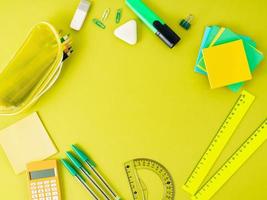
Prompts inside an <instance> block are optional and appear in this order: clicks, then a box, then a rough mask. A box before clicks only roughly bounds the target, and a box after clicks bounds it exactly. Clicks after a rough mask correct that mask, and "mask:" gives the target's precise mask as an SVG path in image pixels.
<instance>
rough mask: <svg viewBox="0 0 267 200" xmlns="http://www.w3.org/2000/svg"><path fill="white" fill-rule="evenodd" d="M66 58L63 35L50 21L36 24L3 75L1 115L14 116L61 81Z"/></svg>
mask: <svg viewBox="0 0 267 200" xmlns="http://www.w3.org/2000/svg"><path fill="white" fill-rule="evenodd" d="M62 59H63V48H62V44H61V42H60V36H59V34H58V32H57V31H56V29H55V28H54V27H53V26H52V25H51V24H49V23H46V22H42V23H39V24H37V25H35V26H34V27H33V29H32V30H31V31H30V33H29V35H28V37H27V38H26V40H25V42H24V43H23V45H22V47H21V48H20V49H19V50H18V51H17V53H16V54H15V56H14V57H13V59H12V60H11V61H10V62H9V64H8V65H7V66H6V67H5V68H4V70H3V71H2V72H1V74H0V115H14V114H18V113H20V112H22V111H23V110H25V109H26V108H28V107H29V106H31V105H32V104H33V103H35V102H36V101H37V100H38V99H39V98H40V97H41V96H42V95H43V94H44V93H45V92H46V91H47V90H48V89H49V88H50V87H51V86H52V85H53V84H54V82H55V81H56V80H57V78H58V76H59V74H60V71H61V67H62Z"/></svg>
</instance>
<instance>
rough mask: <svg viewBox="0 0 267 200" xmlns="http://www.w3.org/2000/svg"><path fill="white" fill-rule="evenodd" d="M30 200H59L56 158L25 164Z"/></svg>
mask: <svg viewBox="0 0 267 200" xmlns="http://www.w3.org/2000/svg"><path fill="white" fill-rule="evenodd" d="M27 175H28V179H29V190H30V199H31V200H61V194H60V185H59V178H58V169H57V161H56V160H47V161H39V162H33V163H30V164H28V165H27Z"/></svg>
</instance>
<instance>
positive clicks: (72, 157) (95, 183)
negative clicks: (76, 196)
mask: <svg viewBox="0 0 267 200" xmlns="http://www.w3.org/2000/svg"><path fill="white" fill-rule="evenodd" d="M66 155H67V156H68V158H69V159H70V160H71V162H72V163H73V164H74V166H75V167H76V168H78V169H79V170H81V172H82V173H83V174H84V175H85V176H86V177H87V178H88V179H89V180H90V181H91V183H92V184H93V185H94V186H95V187H96V188H97V189H98V190H99V191H100V192H101V193H102V195H103V196H104V197H105V199H106V200H111V199H110V198H109V197H108V195H107V194H106V193H105V191H104V190H102V189H101V187H100V186H99V185H98V184H97V182H96V181H95V180H94V179H93V177H92V176H91V175H90V173H89V171H87V169H86V168H84V167H83V165H82V163H80V161H79V160H77V159H76V158H75V157H74V155H72V153H71V152H69V151H68V152H66Z"/></svg>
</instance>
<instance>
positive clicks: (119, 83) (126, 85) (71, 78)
mask: <svg viewBox="0 0 267 200" xmlns="http://www.w3.org/2000/svg"><path fill="white" fill-rule="evenodd" d="M146 2H147V4H149V5H151V7H152V8H153V9H154V10H155V11H156V13H158V14H159V15H160V16H161V17H162V18H163V19H164V20H165V21H166V22H167V23H168V24H169V25H170V26H171V27H173V29H174V30H175V31H176V32H178V33H179V34H180V36H181V37H182V41H181V42H180V43H179V44H178V45H177V46H176V47H175V48H174V49H172V50H170V49H168V47H167V46H165V45H164V44H163V43H162V42H161V41H160V40H159V39H158V38H157V37H155V36H153V34H152V33H151V32H150V30H148V29H147V28H146V27H145V26H144V25H143V24H142V23H141V22H140V21H139V20H137V22H138V36H139V42H138V44H137V45H136V46H128V45H127V44H125V43H123V42H122V41H120V40H118V39H117V38H115V37H114V36H113V34H112V32H113V30H114V29H115V28H116V24H115V23H114V15H115V10H116V9H117V8H120V7H122V8H123V18H122V22H126V21H127V20H130V19H135V18H136V17H135V16H134V15H133V14H132V12H131V11H130V10H129V9H128V8H126V7H125V5H124V2H123V1H121V0H101V1H97V0H96V1H95V2H94V3H93V7H92V9H91V10H90V13H89V18H88V19H87V21H86V22H85V24H84V27H83V29H82V30H81V31H80V32H74V31H70V29H69V23H70V20H71V18H72V15H73V13H74V11H75V9H76V6H77V4H78V1H77V0H75V1H74V0H73V1H62V0H57V1H55V0H34V1H33V0H23V1H21V0H18V1H15V0H14V1H7V0H5V1H1V3H0V24H1V32H0V35H1V37H0V44H1V47H0V67H1V68H3V67H4V66H5V65H6V64H7V63H8V62H9V60H10V59H11V58H12V55H13V54H14V53H15V51H16V50H17V49H18V47H19V46H20V45H21V43H22V42H23V40H24V39H25V37H26V35H27V33H28V31H29V30H30V28H31V27H32V26H33V25H34V24H36V23H38V22H40V21H43V20H47V21H50V22H51V23H52V24H54V26H55V27H57V28H58V29H63V30H64V31H65V32H66V33H68V32H71V33H72V36H73V39H74V44H73V46H74V49H75V53H74V55H73V56H72V57H71V58H70V59H69V60H67V61H66V62H65V64H64V69H63V72H62V74H61V77H60V78H59V80H58V82H57V84H56V85H55V87H54V88H53V89H52V90H51V91H50V92H48V93H47V94H46V95H45V96H44V97H43V98H42V99H41V100H40V101H39V102H38V103H37V104H36V105H35V106H34V107H33V108H32V110H31V111H35V110H37V111H38V112H39V114H40V117H41V119H42V121H43V123H44V124H45V126H46V128H47V130H48V132H49V133H50V135H51V137H52V138H53V140H54V142H55V144H56V145H57V147H58V149H59V151H60V153H59V154H58V155H57V156H56V157H57V158H62V157H64V151H65V150H68V149H69V145H70V144H72V143H77V144H79V145H80V146H82V147H83V148H85V149H86V150H87V151H88V152H89V153H90V155H91V156H92V157H93V158H94V160H95V161H96V162H97V163H98V164H99V166H100V168H101V170H102V171H103V172H104V174H106V176H107V177H108V179H109V180H110V182H111V183H112V185H113V186H114V187H115V188H116V189H117V191H118V192H119V193H120V194H121V195H122V196H123V197H124V198H125V199H131V193H130V189H129V186H128V182H127V179H126V175H125V172H124V169H123V163H124V162H125V161H128V160H130V159H133V158H137V157H148V158H151V159H155V160H157V161H159V162H161V163H162V164H164V165H165V166H166V167H167V168H168V169H169V171H170V172H171V174H172V175H173V178H174V180H175V184H176V191H177V196H176V199H177V200H178V199H179V200H186V199H189V198H188V196H187V194H186V193H185V192H183V191H182V190H181V185H182V184H183V183H184V182H185V180H186V178H187V177H188V175H189V174H190V172H191V170H192V169H193V168H194V166H195V164H196V163H197V161H198V160H199V158H200V156H201V155H202V153H203V151H204V150H205V149H206V147H207V145H208V144H209V142H210V140H211V139H212V137H213V136H214V134H215V132H216V130H217V129H218V127H219V125H220V124H221V123H222V122H223V120H224V118H225V117H226V115H227V113H228V111H229V110H230V108H231V106H232V105H233V103H234V102H235V100H236V98H237V97H238V95H239V94H234V93H232V92H230V91H229V90H227V89H216V90H210V89H209V85H208V82H207V79H206V77H204V76H201V75H199V74H196V73H195V72H194V71H193V65H194V63H195V60H196V56H197V52H198V48H199V45H200V41H201V37H202V34H203V31H204V27H205V26H206V25H213V24H218V25H222V26H227V27H230V28H232V29H233V30H234V31H236V32H238V33H240V34H245V35H248V36H250V37H252V38H253V39H254V40H255V41H256V42H257V43H258V48H259V49H260V50H261V51H262V52H263V53H265V54H266V53H267V39H266V32H267V26H266V19H267V12H266V6H267V3H266V1H265V0H254V1H249V0H245V1H244V0H220V1H219V0H203V1H194V0H184V1H177V0H164V1H163V0H162V1H152V0H146ZM107 7H109V8H111V16H110V18H109V19H108V21H107V29H106V30H101V29H99V28H98V27H96V26H95V25H94V24H93V23H92V22H91V20H92V18H93V17H101V15H102V13H103V11H104V9H105V8H107ZM189 13H192V14H194V15H195V16H196V18H195V19H194V21H193V25H192V29H191V30H190V31H188V32H186V31H184V30H182V29H181V28H180V27H179V26H178V21H179V20H180V19H181V18H183V17H186V15H188V14H189ZM265 65H266V61H264V62H263V63H262V64H261V66H260V67H259V69H258V70H256V72H255V74H254V79H253V80H252V81H250V82H249V84H247V85H246V89H247V90H248V91H250V92H251V93H253V94H254V95H256V97H257V98H256V101H255V103H254V104H253V107H252V109H251V110H250V111H249V112H248V114H247V115H246V117H245V119H244V121H243V122H242V124H241V126H240V128H239V129H238V131H237V132H236V133H235V135H234V137H233V139H232V140H231V142H230V144H229V145H228V147H227V148H226V150H225V152H224V154H223V155H222V157H221V159H220V160H219V162H218V165H220V164H222V162H223V161H224V160H225V158H227V156H229V155H230V154H231V153H232V152H233V151H234V150H235V149H236V148H237V147H238V146H239V145H240V144H241V143H242V141H243V140H244V139H245V138H246V137H247V136H248V135H250V134H251V133H252V131H253V130H254V129H255V128H256V127H257V126H258V125H259V124H260V123H261V122H262V121H263V120H264V119H265V117H266V112H267V106H266V102H267V93H266V80H267V74H266V72H267V69H266V66H265ZM24 115H25V114H23V115H20V116H16V117H0V128H3V127H6V126H7V125H9V124H11V123H12V122H14V121H16V120H18V119H20V118H22V117H23V116H24ZM266 153H267V144H264V145H263V146H262V147H261V148H260V149H259V150H258V151H257V153H256V154H255V155H253V156H252V158H251V159H250V160H249V161H248V162H247V163H246V164H245V165H244V166H243V167H242V168H241V169H240V170H239V171H238V172H237V173H236V174H235V175H234V176H233V177H232V179H231V180H230V181H229V182H227V184H226V185H225V186H224V187H223V188H222V189H221V190H220V191H219V192H218V193H217V194H216V195H215V196H214V200H225V199H227V200H236V199H242V200H252V199H253V200H254V199H257V200H262V199H267V192H266V191H267V173H266V168H267V157H266ZM218 165H217V166H218ZM60 169H61V179H62V191H63V195H64V199H66V200H74V199H75V200H76V199H79V200H82V199H90V198H89V196H88V194H87V193H86V191H85V190H84V189H82V188H81V186H80V185H78V184H77V183H76V182H75V180H74V179H73V178H72V177H71V176H70V175H69V174H68V173H67V172H66V170H63V169H62V167H60ZM0 177H1V178H0V194H1V197H0V199H12V200H15V199H18V200H21V199H29V197H28V192H27V181H26V175H25V174H21V175H19V176H16V175H15V174H14V173H13V170H12V168H11V167H10V164H9V163H8V161H7V158H6V157H5V155H4V152H3V151H2V149H1V150H0ZM148 179H149V178H148ZM149 180H152V179H149ZM150 182H152V181H150ZM153 183H154V181H153ZM148 185H151V184H148ZM155 188H156V186H155ZM155 188H154V189H153V188H152V189H151V190H150V194H153V197H151V198H150V199H155V200H156V199H160V196H161V191H160V190H159V191H158V192H157V191H156V189H155ZM152 191H153V192H152Z"/></svg>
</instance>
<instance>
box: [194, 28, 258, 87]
mask: <svg viewBox="0 0 267 200" xmlns="http://www.w3.org/2000/svg"><path fill="white" fill-rule="evenodd" d="M262 60H263V54H262V53H261V52H260V51H259V50H257V49H256V43H255V42H254V41H253V40H252V39H250V38H249V37H247V36H243V35H238V34H236V33H234V32H233V31H231V30H230V29H228V28H224V27H219V26H210V27H207V28H206V29H205V32H204V36H203V39H202V43H201V47H200V50H199V54H198V58H197V63H196V66H195V71H196V72H198V73H201V74H204V75H207V76H208V79H209V82H210V86H211V88H218V87H223V86H227V87H228V88H229V89H230V90H232V91H234V92H237V91H239V90H240V88H241V87H242V86H243V85H244V82H245V81H247V80H250V79H252V73H253V72H254V70H255V69H256V68H257V66H258V65H259V63H260V62H261V61H262Z"/></svg>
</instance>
